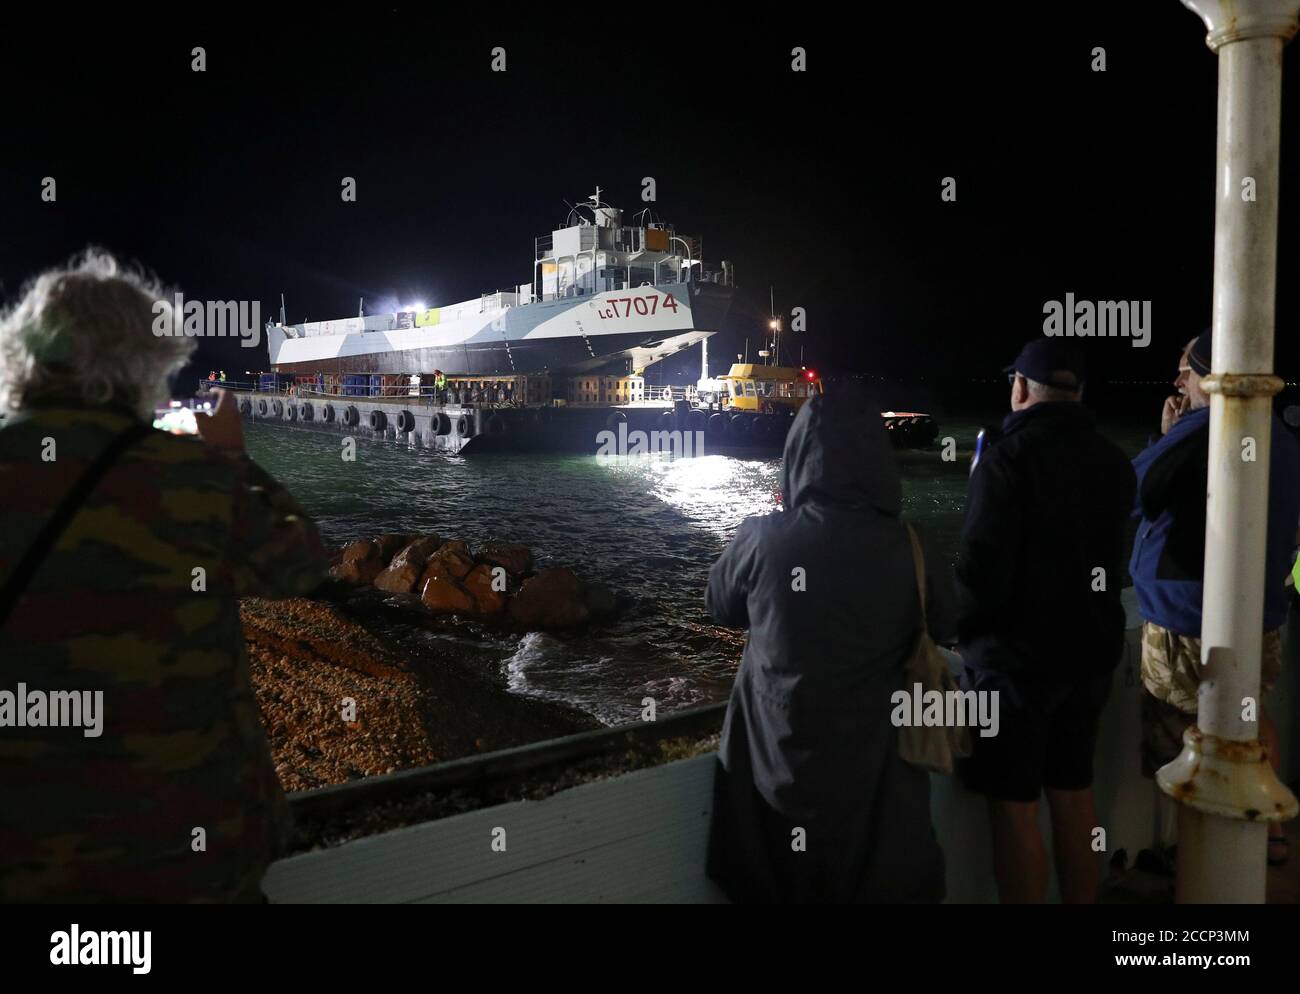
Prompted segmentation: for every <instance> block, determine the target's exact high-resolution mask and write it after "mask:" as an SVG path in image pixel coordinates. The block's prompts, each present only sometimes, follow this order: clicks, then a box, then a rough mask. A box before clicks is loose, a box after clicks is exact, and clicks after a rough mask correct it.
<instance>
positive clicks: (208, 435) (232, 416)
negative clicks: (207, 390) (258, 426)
mask: <svg viewBox="0 0 1300 994" xmlns="http://www.w3.org/2000/svg"><path fill="white" fill-rule="evenodd" d="M213 392H214V393H215V394H216V395H217V406H216V407H214V408H213V409H212V413H211V414H199V415H196V416H195V418H194V420H195V423H197V424H198V426H199V436H200V437H201V438H202V439H203V441H205V442H207V443H208V444H209V445H211V446H212V447H213V448H214V449H220V450H221V451H222V452H236V453H238V452H243V451H244V427H243V425H242V424H241V423H240V420H239V405H238V403H236V401H235V395H234V394H232V393H231V392H230V391H229V390H214V391H213Z"/></svg>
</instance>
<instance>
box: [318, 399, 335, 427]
mask: <svg viewBox="0 0 1300 994" xmlns="http://www.w3.org/2000/svg"><path fill="white" fill-rule="evenodd" d="M320 419H321V420H322V421H324V422H325V423H326V424H327V425H332V424H333V423H334V405H333V404H326V405H325V406H324V407H322V408H321V411H320Z"/></svg>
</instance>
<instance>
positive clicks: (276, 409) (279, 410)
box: [271, 400, 284, 418]
mask: <svg viewBox="0 0 1300 994" xmlns="http://www.w3.org/2000/svg"><path fill="white" fill-rule="evenodd" d="M271 413H272V414H274V415H275V416H276V417H277V418H282V417H284V405H283V404H281V403H280V402H279V401H278V400H273V401H271Z"/></svg>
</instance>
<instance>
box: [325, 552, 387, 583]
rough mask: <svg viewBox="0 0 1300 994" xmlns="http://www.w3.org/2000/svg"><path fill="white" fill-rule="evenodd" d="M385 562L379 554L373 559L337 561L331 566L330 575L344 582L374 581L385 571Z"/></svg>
mask: <svg viewBox="0 0 1300 994" xmlns="http://www.w3.org/2000/svg"><path fill="white" fill-rule="evenodd" d="M383 569H384V564H383V562H381V561H380V559H379V557H378V556H375V557H374V558H372V559H352V560H345V561H342V562H338V563H335V564H334V565H333V566H331V567H330V574H329V575H330V577H331V578H332V579H335V580H342V581H343V582H344V583H353V584H358V585H362V584H367V583H374V582H375V577H377V576H378V575H379V574H380V573H382V572H383Z"/></svg>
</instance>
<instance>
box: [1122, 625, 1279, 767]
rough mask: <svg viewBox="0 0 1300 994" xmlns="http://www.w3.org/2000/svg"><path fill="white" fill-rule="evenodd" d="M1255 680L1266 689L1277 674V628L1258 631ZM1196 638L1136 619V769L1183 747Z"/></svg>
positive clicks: (1191, 718) (1194, 679)
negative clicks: (1138, 644)
mask: <svg viewBox="0 0 1300 994" xmlns="http://www.w3.org/2000/svg"><path fill="white" fill-rule="evenodd" d="M1260 656H1261V658H1260V661H1259V663H1260V684H1261V691H1262V693H1265V694H1266V693H1268V692H1269V691H1270V690H1271V689H1272V688H1273V685H1274V684H1275V683H1277V679H1278V677H1279V676H1280V675H1281V674H1282V629H1280V628H1278V629H1275V630H1273V631H1271V632H1265V633H1264V640H1263V643H1262V645H1261V651H1260ZM1201 670H1202V667H1201V640H1200V639H1199V638H1191V637H1190V636H1187V635H1179V634H1177V633H1176V632H1171V631H1169V629H1167V628H1161V627H1160V626H1159V625H1156V624H1152V623H1151V622H1150V621H1147V622H1144V623H1143V625H1142V686H1143V688H1144V690H1145V693H1144V694H1143V695H1142V773H1143V775H1145V776H1148V777H1150V776H1154V775H1155V771H1156V770H1158V769H1160V767H1162V766H1164V765H1165V764H1166V763H1168V762H1171V761H1173V759H1174V758H1175V757H1176V756H1177V755H1178V754H1179V753H1180V752H1182V751H1183V732H1184V731H1186V729H1187V728H1188V727H1189V726H1191V725H1193V724H1195V723H1196V691H1197V689H1198V688H1199V687H1200V685H1201Z"/></svg>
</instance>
